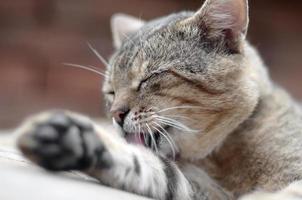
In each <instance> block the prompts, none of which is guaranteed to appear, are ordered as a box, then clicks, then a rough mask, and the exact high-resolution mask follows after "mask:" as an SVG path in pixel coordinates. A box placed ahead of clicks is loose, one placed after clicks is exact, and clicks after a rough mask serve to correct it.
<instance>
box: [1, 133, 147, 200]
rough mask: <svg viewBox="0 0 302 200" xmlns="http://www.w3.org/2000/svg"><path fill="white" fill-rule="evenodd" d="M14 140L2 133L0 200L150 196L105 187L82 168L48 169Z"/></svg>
mask: <svg viewBox="0 0 302 200" xmlns="http://www.w3.org/2000/svg"><path fill="white" fill-rule="evenodd" d="M13 143H14V141H13V139H12V137H10V136H6V135H3V134H0V188H1V189H0V200H41V199H43V200H103V199H104V200H105V199H108V200H147V198H143V197H140V196H137V195H133V194H130V193H126V192H123V191H119V190H115V189H112V188H108V187H104V186H102V185H100V184H99V183H98V182H97V181H95V180H94V179H92V178H90V177H88V176H85V175H84V174H81V173H79V172H67V173H57V174H55V173H50V172H46V171H45V170H43V169H41V168H39V167H36V166H34V165H32V164H31V163H30V162H28V161H27V160H26V159H24V158H23V157H22V156H21V155H20V153H19V152H18V151H17V150H15V149H14V148H13V147H12V144H13ZM138 184H139V183H138Z"/></svg>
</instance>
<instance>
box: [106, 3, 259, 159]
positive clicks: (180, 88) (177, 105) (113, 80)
mask: <svg viewBox="0 0 302 200" xmlns="http://www.w3.org/2000/svg"><path fill="white" fill-rule="evenodd" d="M247 27H248V5H247V1H246V0H207V1H206V2H205V3H204V4H203V6H202V7H201V9H199V10H198V11H197V12H196V13H193V12H181V13H176V14H172V15H169V16H166V17H162V18H159V19H155V20H152V21H150V22H145V21H142V20H140V19H136V18H133V17H130V16H126V15H121V14H119V15H115V16H114V17H113V18H112V30H113V38H114V44H115V47H116V52H115V54H114V55H113V56H112V58H111V60H110V67H109V68H108V69H107V70H108V75H109V76H108V77H107V78H106V80H105V83H104V86H103V91H104V94H105V97H106V99H107V101H108V106H109V109H110V112H111V114H112V116H113V119H114V121H115V122H116V124H117V125H118V126H119V127H120V128H121V129H122V130H123V132H124V133H125V137H126V138H127V139H128V140H129V141H132V142H136V143H142V142H143V143H145V144H146V145H147V146H149V147H151V148H153V149H156V147H157V148H158V149H159V150H160V151H162V152H164V153H169V154H170V153H172V151H171V148H170V147H173V148H174V149H175V150H176V151H181V153H182V154H184V155H189V154H193V153H196V155H198V156H200V157H203V156H205V155H207V154H208V153H209V152H211V151H212V150H213V149H214V148H215V147H216V146H217V145H219V144H220V143H221V141H222V140H223V139H224V138H225V137H226V136H227V134H229V133H230V132H231V131H232V130H233V129H235V128H236V127H237V126H238V125H239V124H240V123H241V122H242V121H243V120H245V119H246V118H247V117H248V116H249V115H250V113H251V112H252V110H253V109H254V107H255V105H256V102H257V98H258V92H257V88H256V87H257V86H256V85H255V83H254V82H253V81H252V80H251V79H252V78H251V77H250V74H249V70H250V66H249V65H250V64H249V61H248V58H247V56H246V52H245V46H246V45H247V44H246V42H245V36H246V31H247Z"/></svg>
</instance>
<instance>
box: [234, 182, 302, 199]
mask: <svg viewBox="0 0 302 200" xmlns="http://www.w3.org/2000/svg"><path fill="white" fill-rule="evenodd" d="M301 199H302V181H297V182H294V183H292V184H290V185H289V186H288V187H286V188H285V189H283V190H281V191H279V192H275V193H269V192H264V191H257V192H254V193H251V194H249V195H246V196H244V197H242V198H240V200H301Z"/></svg>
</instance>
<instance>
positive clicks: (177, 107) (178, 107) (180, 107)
mask: <svg viewBox="0 0 302 200" xmlns="http://www.w3.org/2000/svg"><path fill="white" fill-rule="evenodd" d="M193 108H198V109H204V108H203V107H200V106H175V107H170V108H164V109H162V110H160V111H157V113H162V112H165V111H168V110H174V109H193Z"/></svg>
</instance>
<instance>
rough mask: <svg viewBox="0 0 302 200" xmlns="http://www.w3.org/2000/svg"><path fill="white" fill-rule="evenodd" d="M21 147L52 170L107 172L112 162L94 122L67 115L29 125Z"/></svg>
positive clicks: (51, 116) (55, 114) (59, 113)
mask: <svg viewBox="0 0 302 200" xmlns="http://www.w3.org/2000/svg"><path fill="white" fill-rule="evenodd" d="M19 134H20V133H19ZM17 144H18V147H19V149H20V150H21V151H22V152H23V154H24V155H25V156H26V157H27V158H29V159H30V160H31V161H33V162H35V163H37V164H38V165H40V166H42V167H44V168H46V169H48V170H55V171H59V170H87V169H89V168H91V167H93V166H95V165H98V167H103V168H107V167H110V165H111V162H112V160H111V156H110V154H109V152H108V151H107V150H106V147H105V146H104V144H103V142H102V141H101V140H100V138H99V137H98V136H97V134H96V133H95V129H94V127H93V125H92V122H91V121H90V120H87V119H86V118H83V117H80V116H77V115H72V114H71V113H66V112H63V111H56V112H51V113H46V114H43V115H40V116H37V117H34V118H33V119H32V120H30V121H28V122H26V123H25V125H24V128H23V129H21V135H20V137H19V138H18V141H17Z"/></svg>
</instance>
